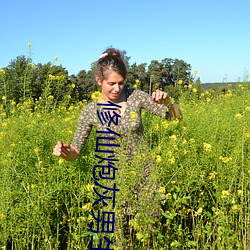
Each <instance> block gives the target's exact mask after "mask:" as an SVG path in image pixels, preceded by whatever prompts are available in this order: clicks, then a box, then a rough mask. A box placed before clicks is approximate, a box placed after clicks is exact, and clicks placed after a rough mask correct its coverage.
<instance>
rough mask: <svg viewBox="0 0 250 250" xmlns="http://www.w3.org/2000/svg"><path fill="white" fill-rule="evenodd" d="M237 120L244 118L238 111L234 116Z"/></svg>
mask: <svg viewBox="0 0 250 250" xmlns="http://www.w3.org/2000/svg"><path fill="white" fill-rule="evenodd" d="M234 117H235V118H236V119H237V120H241V119H242V114H240V113H238V114H236V115H235V116H234Z"/></svg>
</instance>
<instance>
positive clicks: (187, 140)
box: [0, 83, 250, 250]
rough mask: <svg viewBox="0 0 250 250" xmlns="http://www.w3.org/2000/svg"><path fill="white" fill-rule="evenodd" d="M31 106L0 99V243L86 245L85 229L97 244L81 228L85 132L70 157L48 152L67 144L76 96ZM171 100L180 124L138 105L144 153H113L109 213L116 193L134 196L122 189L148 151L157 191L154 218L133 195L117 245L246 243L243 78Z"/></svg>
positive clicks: (89, 199)
mask: <svg viewBox="0 0 250 250" xmlns="http://www.w3.org/2000/svg"><path fill="white" fill-rule="evenodd" d="M190 88H192V86H191V87H190ZM4 101H5V100H4V99H3V104H4ZM41 103H42V100H38V101H37V102H36V103H33V102H32V101H29V100H28V99H27V100H26V101H25V102H24V103H22V104H16V103H15V102H14V101H12V102H10V103H9V106H8V112H6V110H5V108H4V106H3V105H1V106H0V119H1V124H0V152H1V156H0V157H1V158H0V161H1V168H0V249H25V250H26V249H39V250H40V249H46V250H47V249H80V250H84V249H89V248H90V238H91V236H93V239H94V246H95V247H96V248H95V249H99V248H97V246H98V242H99V239H100V237H101V234H96V233H92V232H90V222H93V220H94V219H93V216H92V215H91V209H92V204H93V202H94V201H95V200H96V198H97V196H96V194H95V193H94V192H93V185H94V179H93V177H92V172H93V166H94V165H96V159H95V157H94V154H95V143H96V141H95V131H92V132H91V135H90V138H89V139H88V141H87V144H86V146H85V147H84V149H83V150H82V154H81V156H80V157H79V159H78V160H77V161H75V162H65V161H64V160H62V159H59V158H57V157H55V156H53V155H52V151H53V147H54V145H55V143H56V142H57V141H58V140H62V141H64V142H71V140H72V138H73V135H74V132H75V130H76V126H77V122H78V119H79V116H80V113H81V111H82V109H83V108H84V106H85V105H86V102H79V103H78V104H75V105H68V103H67V104H65V105H64V104H63V103H62V104H60V106H59V107H57V106H55V105H54V103H53V98H51V97H50V96H49V97H48V99H47V100H46V106H44V105H42V104H41ZM178 104H179V106H180V108H181V109H182V112H183V117H184V118H183V120H182V121H178V120H172V121H166V120H163V119H161V118H160V117H157V116H154V115H152V114H149V113H147V112H143V122H144V130H145V136H146V138H147V142H148V144H149V145H150V148H151V155H144V154H143V152H142V153H141V154H139V155H137V156H136V157H135V158H134V159H133V164H128V163H127V162H126V160H125V158H124V159H123V156H121V159H120V162H119V166H118V169H119V170H118V176H117V179H116V183H117V187H118V188H119V189H120V190H122V192H118V193H117V206H116V208H115V209H116V214H117V215H118V214H121V210H122V208H121V206H120V204H121V203H122V201H123V200H128V201H131V202H134V201H133V199H134V198H133V196H132V195H131V192H130V190H131V187H133V186H134V185H135V184H136V182H137V181H138V178H139V177H140V176H141V173H142V169H143V167H144V165H145V162H147V160H148V159H149V158H153V159H154V161H155V164H154V167H153V168H152V170H151V182H152V183H154V182H157V183H159V190H158V192H159V193H160V194H161V196H162V197H164V199H162V201H161V202H160V217H159V218H158V219H155V221H152V220H151V219H150V218H149V217H147V214H146V212H145V211H148V209H150V206H151V205H150V204H149V203H147V202H146V201H145V199H143V197H142V198H141V199H139V200H138V204H137V206H138V207H140V209H139V211H140V212H138V213H137V214H136V215H135V216H131V217H130V221H129V225H130V229H129V233H128V235H127V236H126V241H127V242H126V245H128V246H129V245H130V246H131V249H158V250H163V249H190V250H191V249H246V250H247V249H249V246H250V181H249V179H250V87H249V84H247V83H245V84H243V83H242V84H238V85H237V86H235V87H233V86H228V89H227V90H226V91H225V92H222V93H219V94H214V93H213V92H211V91H202V93H199V94H198V92H197V91H190V92H185V93H184V92H183V94H182V95H181V96H180V98H179V100H178ZM124 157H125V156H124ZM152 185H153V184H152ZM144 212H145V213H144ZM117 218H118V216H117ZM117 220H118V219H117ZM118 221H119V223H117V225H116V230H115V232H114V233H112V234H108V235H106V236H107V237H108V238H109V239H112V241H114V242H116V239H117V238H119V236H121V235H123V234H124V232H123V231H124V230H125V229H124V224H123V222H122V221H121V220H118ZM153 225H154V226H153ZM121 238H122V240H123V241H125V239H123V237H121ZM132 245H133V248H132ZM111 248H114V249H120V250H121V249H123V248H120V247H118V246H114V247H113V246H112V247H111Z"/></svg>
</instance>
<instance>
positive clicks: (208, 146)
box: [203, 142, 212, 152]
mask: <svg viewBox="0 0 250 250" xmlns="http://www.w3.org/2000/svg"><path fill="white" fill-rule="evenodd" d="M203 148H204V150H205V151H207V152H211V151H212V146H211V144H209V143H206V142H203Z"/></svg>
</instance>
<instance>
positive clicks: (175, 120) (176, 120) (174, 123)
mask: <svg viewBox="0 0 250 250" xmlns="http://www.w3.org/2000/svg"><path fill="white" fill-rule="evenodd" d="M178 123H179V120H178V119H174V120H172V121H171V124H173V125H174V126H176V125H178Z"/></svg>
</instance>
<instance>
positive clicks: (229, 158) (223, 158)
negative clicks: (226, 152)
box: [219, 156, 233, 163]
mask: <svg viewBox="0 0 250 250" xmlns="http://www.w3.org/2000/svg"><path fill="white" fill-rule="evenodd" d="M219 159H220V160H222V162H223V163H228V162H230V161H232V160H233V159H232V157H223V156H220V158H219Z"/></svg>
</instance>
